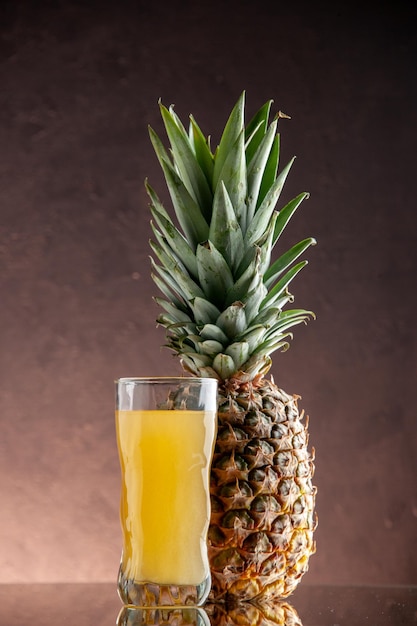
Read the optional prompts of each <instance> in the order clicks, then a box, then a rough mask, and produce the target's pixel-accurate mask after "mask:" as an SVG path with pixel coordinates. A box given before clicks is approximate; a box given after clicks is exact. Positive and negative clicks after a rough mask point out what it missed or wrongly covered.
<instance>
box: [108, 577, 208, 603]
mask: <svg viewBox="0 0 417 626" xmlns="http://www.w3.org/2000/svg"><path fill="white" fill-rule="evenodd" d="M210 588H211V576H210V574H208V576H207V578H205V580H203V582H202V583H200V584H199V585H159V584H157V583H153V582H148V581H144V582H140V581H137V580H132V579H129V578H126V577H125V575H124V574H123V571H122V568H120V569H119V576H118V579H117V590H118V593H119V596H120V599H121V601H122V602H123V604H125V605H130V606H132V607H158V606H170V607H175V606H177V607H181V606H201V605H202V604H203V603H204V602H205V601H206V600H207V598H208V595H209V593H210Z"/></svg>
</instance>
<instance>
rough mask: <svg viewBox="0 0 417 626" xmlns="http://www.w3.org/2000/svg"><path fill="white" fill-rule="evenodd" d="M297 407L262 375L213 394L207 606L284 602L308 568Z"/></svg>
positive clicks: (308, 458) (307, 457)
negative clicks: (214, 418) (216, 395)
mask: <svg viewBox="0 0 417 626" xmlns="http://www.w3.org/2000/svg"><path fill="white" fill-rule="evenodd" d="M297 400H298V397H297V396H291V395H288V394H287V393H285V392H284V391H282V390H281V389H279V388H278V387H277V386H276V385H275V383H274V382H273V381H272V380H268V379H266V378H264V377H263V376H260V377H259V378H257V379H256V380H254V381H251V382H248V383H244V384H230V383H228V384H224V385H221V387H220V392H219V408H218V435H217V444H216V449H215V453H214V458H213V463H212V470H211V500H212V514H211V524H210V529H209V542H208V544H209V559H210V566H211V574H212V591H211V595H210V599H211V601H213V602H224V603H225V604H226V605H233V604H235V603H238V602H241V601H246V600H252V601H253V600H255V601H260V602H268V601H270V600H276V599H278V598H285V597H287V596H289V595H290V594H291V593H292V591H293V590H294V589H295V588H296V586H297V585H298V583H299V581H300V579H301V577H302V576H303V574H304V573H305V572H306V571H307V569H308V562H309V557H310V555H312V554H313V553H314V552H315V542H314V540H313V533H314V530H315V528H316V525H317V520H316V516H315V514H314V509H315V498H316V488H315V487H314V486H313V485H312V478H313V474H314V450H313V452H312V453H310V452H309V450H308V431H307V427H308V420H306V421H305V422H304V421H303V417H304V414H303V412H301V413H300V412H299V410H298V406H297Z"/></svg>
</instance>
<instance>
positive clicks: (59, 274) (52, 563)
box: [0, 0, 417, 584]
mask: <svg viewBox="0 0 417 626" xmlns="http://www.w3.org/2000/svg"><path fill="white" fill-rule="evenodd" d="M254 4H255V3H254V2H253V1H251V2H249V1H241V2H237V1H236V0H231V1H229V2H224V3H223V2H219V1H217V0H212V1H211V2H200V3H196V2H189V1H183V2H172V3H161V2H155V3H149V2H146V3H145V2H141V1H137V2H133V1H132V2H123V1H122V2H119V3H114V4H113V3H110V2H108V3H106V2H103V3H100V4H97V5H95V4H94V3H92V2H91V3H89V2H78V3H76V2H42V3H35V2H34V3H31V2H26V3H24V2H13V1H9V2H3V3H2V4H1V9H0V18H1V19H0V29H1V30H0V32H1V38H0V217H1V220H0V228H1V230H0V289H1V291H0V297H1V303H0V330H1V352H0V407H1V414H0V419H1V431H0V432H1V435H0V494H1V495H0V582H4V581H54V580H58V581H66V580H77V581H82V580H109V581H110V580H113V579H114V578H115V575H116V570H117V565H118V559H119V552H120V535H119V521H118V493H119V468H118V461H117V455H116V449H115V438H114V426H113V408H112V407H113V379H114V378H115V377H117V376H127V375H148V374H166V373H176V372H178V371H179V370H178V369H177V367H178V365H177V363H176V362H175V361H174V360H173V359H172V357H171V355H170V354H169V352H168V351H164V350H161V349H160V348H159V346H160V345H161V344H163V342H164V334H163V330H162V329H157V328H156V326H155V317H156V315H157V312H158V311H157V309H156V307H155V305H154V304H153V302H152V299H151V296H152V294H155V289H154V287H153V284H152V283H151V280H150V277H149V275H150V267H149V260H148V255H149V248H148V244H147V240H148V238H149V236H150V229H149V212H148V209H147V199H146V197H145V193H144V190H143V180H144V178H145V176H149V177H150V179H151V181H152V183H153V185H154V186H156V187H157V188H158V189H159V190H160V191H161V193H162V195H163V191H162V190H163V181H162V177H161V174H160V172H159V171H158V165H157V162H156V158H155V156H154V154H153V152H152V148H151V146H150V142H149V140H148V136H147V125H148V124H149V123H150V124H152V125H153V126H154V127H155V128H156V130H158V131H161V124H160V121H159V112H158V106H157V101H158V98H160V97H161V98H162V100H163V101H164V103H165V104H170V103H175V105H176V111H177V112H178V113H179V114H180V116H181V117H182V118H184V119H186V117H187V115H188V114H189V113H190V112H192V113H193V114H194V115H195V117H196V118H197V120H198V121H199V123H200V125H201V126H202V128H203V130H204V131H205V133H207V134H211V135H212V136H213V145H214V144H215V142H216V141H217V140H218V136H217V135H216V133H218V132H219V130H220V128H221V127H222V126H223V124H224V122H225V121H226V117H227V115H228V113H229V111H230V109H231V107H232V105H233V104H234V102H235V101H236V100H237V98H238V96H239V94H240V92H241V91H242V90H243V89H246V90H247V110H248V116H249V115H251V114H252V113H253V112H254V111H255V110H256V109H257V108H258V107H259V106H260V105H261V104H263V102H264V101H266V100H267V99H269V98H273V99H274V101H275V105H276V109H281V110H283V111H285V112H286V113H287V114H289V115H291V117H292V120H291V121H283V122H282V124H281V132H282V145H283V149H282V150H283V162H284V161H285V160H287V159H289V158H290V157H291V156H292V155H293V154H296V155H297V156H298V159H297V161H296V163H295V165H294V168H293V171H292V174H291V176H290V179H289V182H288V184H287V190H286V196H285V198H284V199H287V198H289V197H290V196H293V195H295V194H296V193H298V192H300V191H302V190H305V189H306V190H308V191H310V192H311V199H310V200H309V201H308V202H307V203H305V204H304V205H303V207H302V209H301V210H300V212H299V213H298V215H297V216H296V217H295V218H294V219H293V221H292V223H291V225H290V227H289V228H288V242H289V243H293V242H295V241H299V240H300V239H301V238H304V237H306V236H309V235H314V236H316V237H317V239H318V240H319V246H317V247H316V248H314V249H312V250H311V253H310V254H309V259H310V265H309V267H308V268H307V269H306V270H304V272H303V273H302V274H301V275H300V277H299V278H298V279H297V281H296V283H295V284H294V288H293V291H295V293H296V296H297V297H296V303H297V305H298V306H303V307H306V308H311V309H313V310H314V311H315V312H316V313H317V321H316V322H314V323H311V324H310V325H309V326H308V327H306V328H304V327H302V328H298V329H296V333H295V340H294V343H293V346H292V348H291V350H290V351H289V352H288V353H286V354H285V355H281V354H277V355H276V357H275V365H274V368H273V374H274V377H275V379H276V381H277V382H278V383H279V384H280V385H281V386H283V387H284V388H285V389H286V390H287V391H291V392H296V393H299V394H301V395H302V398H303V400H302V406H303V407H304V408H305V409H306V411H307V412H308V413H309V414H310V425H311V442H312V444H313V445H314V446H315V448H316V453H317V463H316V465H317V471H316V484H317V485H318V487H319V498H318V510H319V515H320V525H319V529H318V531H317V542H318V553H317V555H316V556H315V557H314V558H313V559H312V561H311V567H310V573H309V575H308V581H309V582H327V583H328V582H331V583H345V582H347V583H366V584H370V583H381V584H383V583H414V584H416V583H417V562H416V559H417V557H416V554H417V543H416V538H417V493H416V469H417V467H416V465H417V464H416V453H417V443H416V401H417V394H416V379H417V358H416V357H417V355H416V333H415V319H416V304H417V302H416V301H417V298H416V271H417V237H416V234H417V232H416V217H415V216H416V200H415V183H416V149H417V145H416V143H417V142H416V105H417V94H416V71H415V67H416V60H417V55H416V41H415V23H416V22H415V18H416V14H415V9H412V8H411V5H412V4H413V3H411V2H410V3H409V4H407V3H404V2H403V3H401V2H400V3H396V4H395V9H390V10H389V9H388V8H387V7H388V4H387V5H386V7H385V5H384V3H382V4H381V3H380V4H379V5H376V8H375V9H373V10H371V9H368V8H367V6H366V4H365V5H363V4H362V5H361V8H360V9H359V8H358V10H356V8H355V6H354V5H352V4H351V3H340V7H341V8H337V4H338V3H330V2H329V3H328V5H325V4H320V3H307V2H305V3H303V2H293V3H287V4H288V5H289V6H286V3H277V2H273V3H272V2H259V3H256V4H257V7H256V9H255V8H254ZM39 6H42V8H41V9H40V8H39ZM378 6H379V7H381V6H382V8H379V9H378ZM184 515H187V512H186V511H184ZM306 580H307V579H306Z"/></svg>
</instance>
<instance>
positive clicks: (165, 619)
mask: <svg viewBox="0 0 417 626" xmlns="http://www.w3.org/2000/svg"><path fill="white" fill-rule="evenodd" d="M145 625H146V626H210V620H209V618H208V615H207V613H206V612H205V611H204V610H203V609H201V608H192V607H188V608H184V607H183V608H176V607H169V608H168V607H166V608H163V607H160V608H155V607H153V608H152V609H151V608H141V609H140V608H138V607H132V606H124V607H123V608H122V610H121V611H120V613H119V615H118V618H117V621H116V626H145Z"/></svg>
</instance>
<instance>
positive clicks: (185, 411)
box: [116, 377, 217, 607]
mask: <svg viewBox="0 0 417 626" xmlns="http://www.w3.org/2000/svg"><path fill="white" fill-rule="evenodd" d="M216 408H217V382H216V380H214V379H211V378H185V377H183V378H121V379H119V380H117V381H116V434H117V445H118V451H119V459H120V466H121V474H122V486H121V505H120V520H121V526H122V535H123V537H122V538H123V549H122V557H121V563H120V568H119V576H118V591H119V595H120V598H121V600H122V602H123V603H124V604H129V605H133V606H141V607H147V606H148V607H149V606H187V605H196V606H197V605H201V604H202V603H203V602H204V601H205V600H206V599H207V596H208V594H209V591H210V584H211V579H210V568H209V562H208V556H207V532H208V526H209V521H210V495H209V477H210V463H211V459H212V455H213V449H214V442H215V436H216Z"/></svg>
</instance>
